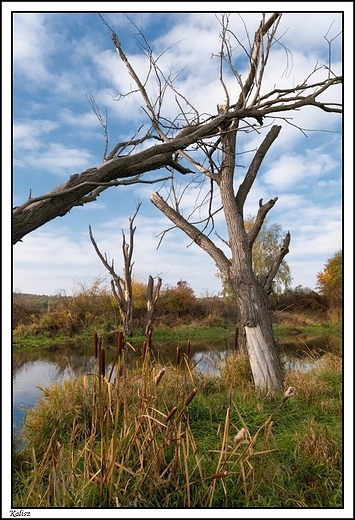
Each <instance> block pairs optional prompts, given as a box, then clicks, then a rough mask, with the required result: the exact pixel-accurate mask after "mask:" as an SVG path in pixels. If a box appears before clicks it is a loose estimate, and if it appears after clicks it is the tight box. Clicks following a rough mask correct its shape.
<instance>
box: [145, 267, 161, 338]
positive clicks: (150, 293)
mask: <svg viewBox="0 0 355 520" xmlns="http://www.w3.org/2000/svg"><path fill="white" fill-rule="evenodd" d="M161 284H162V279H161V278H160V277H158V279H157V284H156V286H155V287H154V278H153V277H152V276H149V280H148V285H147V313H146V316H145V322H144V334H145V335H146V336H148V334H149V333H151V332H152V330H153V327H152V318H153V314H154V309H155V304H156V303H157V301H158V298H159V293H160V288H161Z"/></svg>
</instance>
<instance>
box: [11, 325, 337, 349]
mask: <svg viewBox="0 0 355 520" xmlns="http://www.w3.org/2000/svg"><path fill="white" fill-rule="evenodd" d="M296 323H297V320H296ZM273 331H274V335H275V338H276V339H279V338H281V339H282V338H285V337H290V336H294V337H300V336H304V337H321V336H327V335H334V336H336V337H339V338H340V337H341V335H342V327H341V323H327V322H326V323H313V324H309V323H308V324H302V325H300V324H296V325H290V324H289V323H288V322H287V323H286V324H283V325H282V324H281V325H274V326H273ZM234 332H235V326H234V325H231V324H229V325H226V324H224V325H223V326H211V327H207V326H202V327H201V325H200V324H198V323H191V324H189V325H180V326H178V327H158V328H156V329H154V342H155V344H156V345H161V346H168V345H170V344H172V343H173V344H174V345H176V344H179V343H181V344H182V345H186V342H187V340H190V341H191V343H195V344H197V343H210V344H212V343H225V342H230V344H231V345H232V344H233V341H234ZM92 335H93V331H91V330H89V331H88V330H85V332H83V333H81V334H75V335H73V334H72V335H68V334H54V335H52V336H51V335H21V334H15V335H14V337H13V348H14V349H15V350H19V351H21V350H22V351H31V350H45V349H48V348H51V347H55V346H64V345H74V344H80V343H85V342H86V343H87V344H91V338H92ZM101 336H102V337H103V338H104V339H105V341H108V340H107V339H106V336H107V334H106V336H105V334H101ZM111 340H112V338H111ZM145 340H146V337H145V336H143V335H142V334H141V333H138V332H137V333H135V334H134V335H133V337H132V338H130V342H131V343H132V345H134V346H135V347H140V346H141V345H142V343H143V342H144V341H145Z"/></svg>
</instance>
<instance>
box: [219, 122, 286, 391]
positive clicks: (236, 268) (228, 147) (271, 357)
mask: <svg viewBox="0 0 355 520" xmlns="http://www.w3.org/2000/svg"><path fill="white" fill-rule="evenodd" d="M237 127H238V121H236V122H232V124H231V125H229V126H228V127H227V128H226V129H223V130H222V132H221V144H222V163H221V167H220V171H219V180H218V185H219V188H220V194H221V200H222V206H223V210H224V215H225V219H226V224H227V229H228V236H229V246H230V249H231V253H232V260H231V266H230V269H229V272H228V278H229V281H230V284H231V287H232V289H233V291H234V293H235V297H236V304H237V316H238V319H239V321H240V323H238V325H239V327H240V328H241V329H242V330H241V332H242V334H241V336H242V339H243V337H244V338H245V343H246V350H247V354H248V358H249V363H250V368H251V371H252V374H253V379H254V383H255V386H256V387H258V388H263V389H267V390H281V389H282V370H281V365H280V361H279V356H278V352H277V349H276V344H275V339H274V336H273V333H272V326H271V320H270V316H269V313H268V308H267V303H266V298H265V294H264V292H263V289H262V287H261V285H260V283H259V282H258V280H257V278H256V276H255V274H254V271H253V266H252V246H253V239H254V237H253V235H254V234H255V235H256V234H257V233H254V231H255V230H254V229H253V230H252V231H251V233H250V234H249V236H248V234H247V233H246V231H245V228H244V218H243V206H244V202H245V199H246V196H247V194H248V193H249V190H250V187H251V185H252V183H253V180H254V179H255V176H256V173H257V170H258V167H259V165H260V164H261V161H262V159H263V157H264V155H265V153H266V151H267V150H268V148H269V147H270V146H271V143H272V142H273V140H274V139H275V138H276V137H277V135H278V133H279V128H278V127H273V129H271V131H270V132H269V134H268V136H267V137H266V139H265V140H264V142H263V144H262V146H261V147H260V148H259V150H258V152H257V154H256V155H255V158H254V161H253V162H252V164H251V166H250V168H249V169H248V173H247V175H246V177H245V180H244V184H243V183H242V184H241V186H240V187H239V190H238V192H237V195H235V192H234V186H233V181H234V170H235V149H236V136H237ZM258 154H259V155H258ZM276 200H277V199H274V200H271V201H269V202H268V203H266V204H265V205H262V201H260V204H259V213H258V216H257V219H256V221H257V223H258V225H260V226H261V223H262V221H263V220H264V218H265V215H266V213H267V211H268V210H269V209H270V208H271V207H272V206H273V205H274V204H275V202H276Z"/></svg>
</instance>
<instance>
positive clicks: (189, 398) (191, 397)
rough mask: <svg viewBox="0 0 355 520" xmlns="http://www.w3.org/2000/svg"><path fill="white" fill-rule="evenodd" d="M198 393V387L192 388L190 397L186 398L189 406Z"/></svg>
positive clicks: (186, 403) (186, 404)
mask: <svg viewBox="0 0 355 520" xmlns="http://www.w3.org/2000/svg"><path fill="white" fill-rule="evenodd" d="M196 394H197V388H194V389H193V390H192V392H191V393H190V395H189V397H188V398H187V399H186V401H185V406H189V404H190V403H191V401H192V399H193V398H194V397H195V395H196Z"/></svg>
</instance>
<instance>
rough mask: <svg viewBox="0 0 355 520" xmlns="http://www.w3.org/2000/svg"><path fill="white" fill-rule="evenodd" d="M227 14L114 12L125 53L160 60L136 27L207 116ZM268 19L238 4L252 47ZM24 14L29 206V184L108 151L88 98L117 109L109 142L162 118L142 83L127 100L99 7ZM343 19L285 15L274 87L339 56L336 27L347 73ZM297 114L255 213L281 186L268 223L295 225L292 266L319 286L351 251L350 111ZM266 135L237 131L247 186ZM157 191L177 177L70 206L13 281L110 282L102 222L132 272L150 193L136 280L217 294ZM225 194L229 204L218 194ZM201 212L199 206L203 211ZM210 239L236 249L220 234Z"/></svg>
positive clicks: (16, 104)
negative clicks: (149, 53) (152, 111)
mask: <svg viewBox="0 0 355 520" xmlns="http://www.w3.org/2000/svg"><path fill="white" fill-rule="evenodd" d="M48 5H49V4H48ZM114 5H118V4H114ZM253 5H254V3H253ZM255 5H256V4H255ZM316 5H318V4H316ZM322 5H323V4H322ZM332 5H334V4H332ZM337 5H338V4H337ZM216 14H217V13H214V12H210V13H207V12H203V13H199V12H172V13H168V12H167V13H162V12H149V13H140V12H128V13H127V14H125V13H115V12H105V13H104V14H103V15H102V16H103V17H104V20H105V21H106V22H107V24H108V25H110V27H112V28H113V29H114V30H115V32H116V33H117V34H118V37H119V40H120V43H121V45H122V47H123V50H124V52H125V53H126V55H127V57H128V59H129V60H130V61H131V63H132V65H133V66H134V68H135V70H136V71H137V73H139V75H140V76H141V78H142V79H144V78H145V77H146V74H147V70H148V69H147V59H146V57H145V56H144V55H143V54H142V49H141V47H140V45H139V44H141V43H142V39H141V38H140V37H139V35H138V34H137V28H139V29H141V31H142V33H143V34H144V36H145V38H146V39H147V41H148V42H149V44H150V46H151V47H152V48H153V51H154V55H155V56H159V55H161V57H160V60H159V65H160V67H161V69H162V70H163V71H164V72H165V73H166V74H168V73H169V71H173V73H175V72H177V71H181V72H180V75H178V77H177V79H176V86H177V88H178V89H179V92H181V93H182V94H183V95H184V96H185V97H186V98H188V99H189V101H190V102H191V103H192V104H193V105H194V107H196V108H197V109H198V110H199V112H200V113H205V114H211V113H212V114H215V113H216V105H217V103H223V102H224V99H225V95H224V92H223V89H222V87H221V84H220V82H219V60H218V59H217V58H213V57H212V56H213V55H214V54H217V53H218V52H219V46H220V42H219V31H220V25H219V21H218V16H216ZM260 19H261V18H260V13H259V12H250V11H249V12H245V13H243V20H242V19H241V18H240V17H239V16H238V15H237V13H234V14H233V15H232V17H231V28H232V29H233V31H235V34H237V35H238V37H240V39H241V41H242V42H244V44H245V45H246V42H247V37H246V34H245V29H244V26H243V23H244V24H245V26H246V27H247V28H248V31H249V35H251V36H252V35H253V34H254V32H255V30H256V28H257V26H258V24H259V22H260ZM12 22H13V61H12V64H13V83H12V87H13V90H12V94H13V120H12V123H13V176H12V195H13V206H19V205H21V204H23V203H24V202H25V201H26V200H27V198H28V196H29V193H31V194H32V197H36V196H40V195H43V194H44V193H45V192H47V191H49V190H50V189H52V188H54V187H55V186H57V185H59V184H61V183H62V182H64V181H65V180H66V179H68V178H69V176H70V175H72V174H74V173H80V172H81V171H83V170H85V169H87V168H89V167H93V166H96V165H98V164H100V163H101V162H102V158H103V153H104V147H105V139H104V133H103V129H102V126H101V125H100V122H99V121H98V119H97V117H96V115H95V113H94V111H93V109H92V107H91V105H90V103H89V101H88V97H90V96H93V98H94V99H95V101H96V103H97V106H98V107H99V109H100V110H101V112H102V113H103V114H105V110H107V117H108V136H109V150H110V149H111V148H113V146H114V145H115V144H116V143H117V142H119V141H125V140H127V139H130V138H131V137H132V136H134V135H135V134H136V133H137V131H138V130H139V128H140V127H141V125H144V127H143V130H141V134H139V135H142V132H145V131H147V130H148V128H149V122H148V120H147V117H146V115H145V113H144V111H143V110H142V105H143V101H142V99H141V98H140V97H139V95H138V94H136V95H130V96H124V97H122V98H121V99H120V100H118V99H117V96H115V95H116V94H117V93H126V92H129V91H130V90H131V89H132V88H133V87H134V85H133V82H132V79H131V77H130V76H129V75H128V73H127V70H126V69H125V67H124V65H123V64H122V62H121V61H120V59H119V56H118V54H117V52H116V50H115V49H114V47H113V44H112V41H111V37H110V30H109V29H108V27H107V26H106V25H105V23H103V19H102V18H101V17H100V16H99V14H98V13H96V12H61V11H58V12H35V11H33V12H18V13H14V14H13V18H12ZM132 22H133V23H132ZM342 25H343V21H342V14H341V13H340V12H304V11H303V12H290V13H284V15H283V17H282V21H281V24H280V28H279V31H278V34H279V36H280V44H279V45H275V48H273V49H272V53H271V58H270V60H271V61H270V68H269V69H267V72H266V74H265V78H264V87H263V88H264V91H265V92H266V91H269V90H271V89H272V88H274V86H276V88H281V87H287V88H288V87H292V86H293V85H296V84H299V83H301V82H303V80H304V79H305V78H306V77H307V76H308V75H309V74H310V73H311V72H312V71H313V69H314V67H315V66H316V65H317V64H318V65H323V64H327V63H328V60H329V54H328V52H329V46H328V43H327V40H326V39H325V35H326V36H327V39H328V40H332V39H334V40H333V42H332V46H331V51H332V56H331V60H332V70H333V71H334V72H335V73H336V74H340V73H341V70H342V60H343V54H342V35H340V36H337V35H339V33H340V32H341V31H342V29H343V27H342ZM286 48H287V49H288V51H287V52H286V51H285V49H286ZM164 51H165V52H164ZM238 60H239V61H238ZM236 65H237V66H239V67H240V70H241V72H242V74H243V71H244V74H246V68H245V65H246V64H245V60H244V58H243V54H242V52H241V48H239V49H238V48H237V49H236ZM325 74H326V72H325V69H322V70H321V71H320V72H319V73H318V75H317V76H316V77H317V78H318V77H319V78H323V79H324V77H325V76H324V75H325ZM226 81H227V86H228V89H229V92H230V95H231V98H233V96H235V97H236V96H238V95H239V90H238V85H237V82H236V80H235V79H234V78H232V77H231V75H229V76H226ZM147 89H148V91H149V93H150V95H151V96H154V93H156V92H157V88H156V85H153V84H150V83H148V84H147ZM329 96H331V97H332V101H336V102H339V101H340V99H341V89H340V88H335V89H334V91H333V93H332V94H329ZM163 110H164V114H165V115H166V117H170V118H172V117H174V114H175V113H176V112H177V108H176V104H175V100H174V96H173V95H172V94H171V93H168V94H167V98H166V104H165V105H164V109H163ZM286 115H287V117H289V118H291V119H289V120H288V122H286V121H284V120H280V119H278V120H275V122H276V123H277V124H281V125H282V130H281V133H280V136H279V137H278V139H277V140H276V141H275V143H274V145H273V146H272V148H271V149H270V151H269V152H268V154H267V156H266V159H265V160H264V163H263V165H262V167H261V170H260V172H259V174H258V177H257V179H256V182H255V184H254V186H253V187H252V190H251V191H250V194H249V196H248V198H247V201H246V205H245V211H244V215H245V216H253V215H255V214H256V213H257V210H258V201H259V199H260V198H263V200H264V202H266V201H267V200H269V199H270V198H274V197H278V201H277V203H276V205H275V207H274V208H273V209H272V210H271V211H270V212H269V214H268V224H275V223H277V224H278V225H280V226H282V230H283V233H284V234H285V233H286V232H287V231H289V232H290V234H291V244H290V252H289V254H288V255H287V256H286V258H285V260H286V262H287V263H288V265H289V267H290V269H291V276H292V287H296V286H299V285H301V286H303V287H308V288H311V289H315V288H316V283H317V280H316V278H317V273H319V272H320V271H322V270H323V269H324V265H325V263H326V261H327V260H328V259H329V258H331V257H332V256H333V255H334V253H335V252H336V251H338V250H339V249H342V248H343V244H342V231H343V201H342V196H343V151H342V144H343V136H342V123H343V121H342V117H341V115H340V114H329V113H326V112H322V111H320V110H317V109H314V108H305V109H304V110H303V109H302V110H301V111H300V112H298V113H287V114H286ZM271 122H272V121H271ZM271 122H269V124H270V123H271ZM297 126H298V127H301V128H302V129H303V132H301V131H300V130H299V128H297ZM266 132H267V129H262V130H261V132H260V134H258V133H256V132H252V133H248V134H243V135H241V137H240V139H239V140H238V145H237V153H238V154H239V155H238V157H237V163H238V168H237V170H236V178H235V186H236V188H237V187H238V185H239V184H240V183H241V181H242V180H243V175H244V174H245V171H246V169H247V167H248V165H249V164H250V161H251V159H252V157H253V154H252V153H251V151H252V150H254V151H255V149H256V148H257V147H258V146H259V145H260V143H261V140H262V139H263V138H264V137H265V135H266ZM243 172H244V173H243ZM167 174H168V172H167V171H163V170H161V171H159V172H152V173H150V174H149V175H148V176H147V179H153V178H157V176H158V177H162V176H165V175H167ZM188 180H191V179H186V178H185V177H184V178H182V177H181V178H180V179H179V180H178V184H177V192H178V195H181V194H182V193H183V191H184V190H185V189H186V185H187V182H188ZM200 181H201V178H200V177H199V176H198V175H197V176H195V181H194V183H193V184H192V185H191V186H189V188H188V189H187V190H186V192H185V196H184V197H182V198H181V206H180V207H181V209H182V211H183V213H184V215H188V214H190V213H191V212H192V211H193V210H194V207H195V201H196V197H197V196H199V197H200V198H203V197H204V195H206V193H207V191H208V189H209V183H208V182H205V183H201V182H200ZM155 191H159V193H160V194H161V195H164V194H165V193H166V184H165V185H164V183H156V184H135V185H132V186H119V187H115V188H110V189H108V190H106V191H104V192H103V193H101V195H100V196H99V197H98V199H97V201H95V202H91V203H89V204H86V205H84V206H83V207H77V208H73V209H72V210H71V211H70V212H69V213H68V214H67V215H65V216H64V217H60V218H57V219H55V220H53V221H51V222H49V223H47V224H45V225H44V226H42V227H41V228H39V229H37V230H35V231H33V232H32V233H30V234H28V235H26V236H25V237H24V238H23V242H19V243H17V244H16V245H15V246H14V248H13V279H12V287H13V290H14V291H16V292H22V293H32V294H47V295H54V294H57V293H58V292H61V291H65V292H66V294H73V293H74V294H75V293H76V292H78V291H80V290H81V288H82V287H84V286H85V287H89V286H90V285H91V284H92V282H93V280H94V279H96V278H100V279H102V280H103V281H104V283H106V281H109V279H110V277H109V275H108V273H107V272H106V271H105V268H104V266H103V265H102V264H101V261H100V259H99V258H98V256H97V255H96V253H95V251H94V248H93V246H92V244H91V242H90V239H89V233H88V228H89V225H91V227H92V230H93V234H94V237H95V240H96V242H97V244H98V246H99V248H100V250H101V251H102V252H103V253H107V254H108V257H109V258H111V259H114V260H115V266H116V270H117V271H118V274H120V273H121V272H122V267H123V259H122V251H121V246H122V233H125V235H126V237H127V238H128V235H129V227H128V226H129V218H130V217H132V216H133V215H134V213H135V211H136V208H137V205H138V204H141V206H140V210H139V212H138V214H137V216H136V218H135V225H136V232H135V242H134V252H133V261H134V267H133V273H134V277H135V279H137V280H139V281H142V282H146V281H147V280H148V277H149V275H152V276H153V277H155V276H158V275H159V276H160V277H161V278H162V279H163V286H169V285H170V286H175V285H176V283H177V282H178V281H179V280H184V281H186V282H187V283H188V284H189V285H190V286H191V287H192V289H193V290H194V292H195V294H196V296H198V297H199V296H206V295H218V294H219V292H220V290H221V281H220V278H218V277H217V276H216V273H217V268H216V266H215V263H214V261H213V260H212V259H211V258H210V257H209V256H208V255H207V253H205V252H204V251H202V250H201V249H199V247H198V246H197V245H195V244H191V241H190V239H189V238H188V237H186V236H185V235H184V234H183V232H182V231H180V230H177V229H174V230H171V231H169V232H168V233H165V234H164V237H163V239H162V241H160V238H161V236H162V235H161V234H162V233H163V232H164V231H165V230H167V229H169V228H171V226H172V225H171V223H170V221H168V219H167V218H166V217H165V216H164V215H163V214H162V213H160V212H159V210H158V209H157V208H155V206H153V204H152V203H151V202H150V196H151V194H152V193H153V192H155ZM215 204H216V206H215V207H217V206H218V200H217V198H216V200H215ZM200 217H201V215H200V213H199V212H198V211H195V213H194V215H193V218H194V219H198V218H200ZM216 231H217V232H218V234H219V235H220V236H221V237H222V238H224V239H225V240H228V237H227V235H226V232H225V229H224V222H223V216H222V212H220V213H219V214H218V215H217V216H216ZM210 238H212V239H213V240H214V241H215V242H216V244H217V245H218V247H220V248H221V249H223V250H224V251H225V252H226V254H228V249H227V247H226V246H225V244H224V243H223V242H222V241H221V240H220V239H219V238H218V237H217V235H216V234H214V231H212V233H211V235H210ZM158 246H159V247H158Z"/></svg>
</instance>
